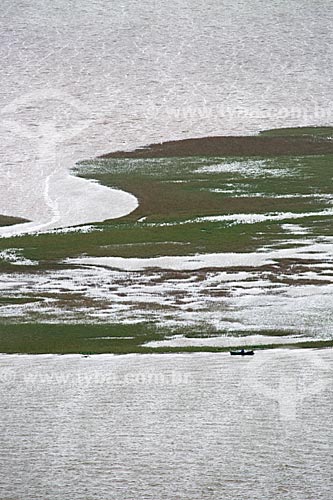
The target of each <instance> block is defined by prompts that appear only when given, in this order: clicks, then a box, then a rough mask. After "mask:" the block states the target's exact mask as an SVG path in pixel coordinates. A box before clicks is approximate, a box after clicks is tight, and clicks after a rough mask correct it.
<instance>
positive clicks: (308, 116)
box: [0, 0, 333, 231]
mask: <svg viewBox="0 0 333 500" xmlns="http://www.w3.org/2000/svg"><path fill="white" fill-rule="evenodd" d="M330 13H332V3H331V2H330V0H322V1H321V2H320V4H317V3H314V2H313V1H312V0H305V1H303V2H302V4H300V3H299V1H298V0H292V1H289V2H288V6H286V4H285V2H281V1H280V0H272V1H270V2H263V1H262V0H251V1H245V0H239V1H237V2H235V1H233V0H224V1H223V2H221V0H212V1H210V2H209V4H208V5H207V3H205V2H202V1H201V0H191V1H185V2H184V1H180V0H171V1H170V2H168V3H167V4H166V3H165V2H162V1H161V0H143V1H140V2H139V3H138V2H135V1H134V0H125V1H122V2H108V1H107V0H80V1H78V0H75V1H72V2H70V3H68V2H67V0H55V1H54V2H48V1H46V0H35V1H34V2H21V1H19V0H3V1H2V4H1V11H0V23H2V27H1V44H0V57H1V58H2V60H3V65H2V68H1V70H0V71H1V78H0V162H1V171H2V174H1V179H2V181H1V184H0V214H1V213H2V214H8V215H14V216H19V217H25V218H27V219H29V220H33V221H35V223H36V224H35V225H34V226H28V227H27V229H30V230H31V229H33V228H35V227H43V228H45V227H56V226H64V225H70V224H75V223H80V224H82V223H86V222H92V221H96V220H102V219H105V218H107V217H108V216H110V217H111V216H114V217H116V216H117V214H119V210H118V212H117V210H115V211H114V210H113V211H112V210H110V213H108V214H107V213H105V207H104V203H103V202H102V201H99V202H97V199H99V200H100V194H102V196H103V193H101V192H99V193H97V192H96V186H95V187H93V186H92V184H88V183H87V181H84V182H85V189H82V191H81V190H80V187H81V185H80V186H78V185H77V183H76V182H75V181H73V180H72V181H70V180H69V179H68V177H67V172H68V169H69V168H70V167H73V165H74V164H75V162H76V161H78V160H80V159H83V158H91V157H94V156H96V155H98V154H102V153H106V152H109V151H111V150H114V149H124V148H133V147H135V146H140V145H144V144H148V143H151V142H158V141H161V140H167V139H171V138H184V137H193V136H206V135H214V134H215V135H218V134H236V135H239V134H242V133H255V132H257V131H259V130H262V129H265V128H270V127H279V126H299V125H324V124H330V123H331V121H332V107H331V102H332V89H331V85H330V81H331V77H332V67H333V64H332V52H331V51H330V42H331V36H332V34H331V25H330V24H331V23H330V19H331V16H330ZM82 182H83V181H81V183H82ZM77 188H79V189H77ZM68 196H70V197H71V198H72V199H73V197H75V199H76V203H77V206H76V205H75V204H74V206H72V205H71V206H68V204H66V203H65V199H66V197H68ZM111 201H112V199H111ZM111 201H110V200H109V203H111ZM127 201H128V202H129V207H127V205H126V200H124V199H120V200H119V202H116V203H119V204H120V205H123V204H124V205H125V206H126V208H127V211H130V210H131V209H133V208H134V206H133V204H131V203H130V200H127ZM88 205H89V210H88V209H87V206H88ZM118 208H119V207H118ZM7 231H8V230H7Z"/></svg>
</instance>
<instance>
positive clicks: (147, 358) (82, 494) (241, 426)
mask: <svg viewBox="0 0 333 500" xmlns="http://www.w3.org/2000/svg"><path fill="white" fill-rule="evenodd" d="M332 360H333V356H332V351H331V350H324V351H322V350H307V351H305V352H301V351H299V350H276V351H266V352H257V353H256V355H255V356H254V357H253V358H244V359H238V358H236V359H235V358H232V357H231V356H230V355H229V354H227V353H226V354H194V355H141V356H140V355H128V356H118V357H117V356H108V355H101V356H93V357H90V358H82V357H80V356H63V357H56V356H35V357H33V356H6V355H3V356H1V357H0V379H1V382H0V384H1V385H0V389H1V405H0V416H1V426H2V427H1V433H0V441H1V446H0V463H1V471H2V473H1V479H0V485H1V486H0V498H1V499H6V500H7V499H8V500H11V499H20V500H21V499H22V500H30V499H31V500H36V499H43V500H63V499H66V500H72V499H75V500H81V499H82V500H88V499H98V500H111V499H112V500H118V499H119V500H124V499H128V500H137V499H154V500H162V499H163V500H164V499H168V500H169V499H170V500H171V499H175V498H177V499H184V500H189V499H198V500H199V499H216V500H217V499H221V498H223V499H226V500H238V499H239V500H243V499H244V498H246V499H249V500H252V499H258V500H259V499H260V500H262V499H265V500H266V499H267V500H268V499H272V500H273V499H274V500H280V499H286V500H314V499H316V500H317V499H318V500H329V499H330V498H331V482H330V480H331V477H332V476H331V462H330V458H331V450H332V437H333V435H332V426H331V422H330V419H329V418H328V415H330V413H331V412H332V402H333V401H332V391H331V385H330V381H331V378H330V375H331V370H332Z"/></svg>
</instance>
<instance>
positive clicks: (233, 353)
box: [230, 351, 254, 356]
mask: <svg viewBox="0 0 333 500" xmlns="http://www.w3.org/2000/svg"><path fill="white" fill-rule="evenodd" d="M230 354H231V356H253V354H254V351H244V352H242V351H230Z"/></svg>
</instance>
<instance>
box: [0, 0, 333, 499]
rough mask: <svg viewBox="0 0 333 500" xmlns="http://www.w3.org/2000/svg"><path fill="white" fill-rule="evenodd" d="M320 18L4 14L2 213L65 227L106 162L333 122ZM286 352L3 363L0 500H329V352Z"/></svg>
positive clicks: (104, 6)
mask: <svg viewBox="0 0 333 500" xmlns="http://www.w3.org/2000/svg"><path fill="white" fill-rule="evenodd" d="M332 9H333V5H332V2H331V1H330V0H321V1H320V2H314V1H313V0H303V1H302V2H300V1H299V0H289V1H288V2H283V1H281V0H270V1H268V0H247V1H245V0H238V1H234V0H209V1H208V2H203V1H202V0H185V1H182V0H171V1H170V2H167V3H166V2H162V1H161V0H142V1H140V2H137V1H134V0H123V1H121V2H116V1H113V2H109V1H107V0H74V1H71V2H68V1H67V0H54V1H53V2H51V1H48V0H34V1H33V2H22V1H20V0H2V2H1V8H0V23H1V24H2V26H1V35H0V36H1V44H0V57H1V59H2V61H3V64H2V66H1V69H0V71H1V78H0V165H1V177H0V214H7V215H13V216H20V217H26V218H27V219H29V220H33V221H34V222H35V223H36V225H37V226H38V224H45V225H47V224H49V226H50V225H51V226H52V221H55V222H53V225H61V224H60V222H61V221H63V219H61V214H62V213H65V212H66V206H65V205H61V203H60V201H59V200H61V196H63V197H64V196H65V195H66V192H65V191H61V190H62V189H63V186H64V181H66V182H69V181H68V170H69V169H70V168H71V167H73V166H74V164H75V162H77V161H78V160H80V159H84V158H91V157H93V156H96V155H98V154H102V153H106V152H109V151H111V150H114V149H120V148H121V149H124V148H127V149H130V148H134V147H136V146H140V145H144V144H148V143H151V142H156V141H162V140H168V139H177V138H185V137H194V136H205V135H218V134H229V135H230V134H236V135H239V134H243V133H256V132H258V131H259V130H262V129H266V128H270V127H279V126H298V125H325V124H331V120H332V108H331V102H332V89H331V83H330V82H331V77H332V67H333V64H332V52H331V51H330V43H331V36H332V33H331V18H332ZM91 186H92V184H89V183H88V182H87V183H86V188H85V189H82V190H81V189H74V191H68V192H71V193H75V196H76V200H77V203H78V210H77V211H76V212H74V213H73V218H72V219H71V221H70V223H74V222H81V221H82V219H80V218H78V214H81V215H82V206H83V204H84V203H85V201H86V199H89V200H91V199H92V197H93V188H92V187H91ZM68 189H72V188H68ZM94 189H96V185H95V187H94ZM68 192H67V193H68ZM59 193H60V195H61V196H60V195H59ZM132 202H133V203H134V201H133V200H132ZM80 203H81V204H80ZM67 208H68V207H67ZM90 208H91V207H90ZM92 208H96V207H92ZM118 208H119V207H118ZM96 210H97V211H98V210H99V209H98V207H97V209H96ZM91 213H92V212H91ZM57 217H58V218H57ZM99 217H100V218H105V213H104V212H103V213H102V214H101V213H100V214H99V216H98V214H96V211H95V212H94V220H98V218H99ZM59 221H60V222H59ZM84 222H87V220H86V218H84ZM67 223H68V221H67ZM65 225H66V224H65ZM297 352H298V351H274V352H263V353H260V354H259V353H258V354H257V355H256V356H255V359H251V360H245V359H244V360H239V359H236V360H233V359H231V357H228V356H227V355H213V354H210V355H187V356H180V355H179V356H171V355H167V356H163V357H162V356H158V355H154V356H125V357H123V356H119V357H112V356H98V357H93V358H81V357H75V356H69V357H67V356H66V357H53V356H45V357H44V356H41V357H29V356H1V358H0V366H1V368H0V369H1V371H0V389H1V403H0V423H1V433H0V442H1V446H0V466H1V472H0V498H1V499H2V500H38V499H41V500H81V499H82V500H93V499H96V500H118V499H119V500H137V499H147V500H148V499H152V500H153V499H154V500H166V499H168V500H169V499H184V500H190V499H193V500H194V499H198V500H199V499H200V500H201V499H213V500H215V499H216V500H217V499H221V498H223V500H238V499H239V500H243V499H245V498H246V499H249V500H273V499H274V500H282V499H283V500H313V499H316V500H329V499H330V498H331V485H330V473H331V472H330V471H331V470H330V461H329V458H330V457H329V455H330V450H331V447H332V427H331V425H330V420H329V418H328V416H329V415H330V414H331V412H332V398H331V393H330V391H329V386H328V384H327V382H328V373H329V370H330V369H331V361H332V352H331V351H312V350H311V351H306V353H305V354H303V355H304V357H305V359H304V360H301V359H299V357H297V359H296V358H295V356H297V354H296V353H297ZM251 364H252V365H251ZM251 366H252V368H251ZM131 374H134V375H138V378H135V377H134V379H133V378H132V379H131ZM156 374H157V375H159V376H160V378H157V379H156V380H155V379H154V377H152V375H156ZM172 374H176V375H175V376H176V378H175V379H172ZM180 374H181V375H183V376H185V378H181V377H180V378H179V375H180ZM105 375H110V377H109V379H107V380H106V379H105ZM147 377H148V378H147ZM177 377H178V378H177ZM247 381H250V382H252V384H249V383H246V382H247ZM313 381H318V384H317V385H313V386H311V383H312V382H313ZM263 384H264V385H263ZM310 386H311V387H312V389H311V388H310ZM267 388H268V390H267ZM311 391H312V392H311Z"/></svg>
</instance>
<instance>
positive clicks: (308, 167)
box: [0, 155, 333, 271]
mask: <svg viewBox="0 0 333 500" xmlns="http://www.w3.org/2000/svg"><path fill="white" fill-rule="evenodd" d="M332 163H333V155H325V156H313V157H311V156H310V157H309V156H307V157H284V158H277V159H263V158H259V159H256V160H253V158H252V159H248V158H233V159H230V158H229V159H225V158H184V159H181V158H176V159H170V158H168V159H158V160H151V159H147V160H125V159H121V160H119V159H118V160H117V159H111V160H98V161H96V162H85V163H82V164H80V165H78V166H77V169H76V174H78V175H80V176H82V177H84V178H87V179H90V178H94V179H96V180H98V181H99V182H100V183H101V184H103V185H106V186H110V187H116V188H120V189H123V190H125V191H128V192H131V193H133V194H134V195H135V196H137V197H138V199H139V202H140V205H139V207H138V208H137V209H136V210H135V211H134V212H132V213H131V214H129V215H128V216H126V217H123V218H121V219H116V220H110V221H105V222H103V223H98V224H94V228H95V230H93V231H92V232H90V233H80V232H72V233H65V234H61V233H58V234H57V233H56V234H52V233H50V234H39V235H26V236H17V237H14V238H6V239H0V252H1V250H2V249H3V250H5V249H6V248H20V249H22V250H21V253H22V255H23V256H24V257H25V258H27V259H31V260H37V261H39V262H40V266H42V267H41V269H45V268H47V267H49V268H52V267H55V266H58V265H59V261H60V260H61V259H65V258H67V257H78V256H80V255H85V256H96V257H99V256H103V257H104V256H105V257H106V256H121V257H155V256H160V255H191V254H195V253H214V252H249V251H256V249H257V248H258V247H262V246H267V245H270V244H272V243H273V242H278V241H279V240H283V239H285V233H284V231H282V230H281V224H282V223H287V222H292V223H294V222H295V221H294V220H293V218H292V217H291V218H290V220H289V219H288V218H286V219H285V220H283V221H269V220H268V221H263V222H260V223H257V224H239V223H237V224H235V223H233V222H232V221H201V222H198V221H197V219H198V218H200V217H210V216H218V215H233V214H266V213H276V212H287V213H288V212H291V213H307V212H319V211H322V210H325V209H328V208H331V206H332V205H331V203H330V201H331V200H330V199H327V197H328V196H329V195H330V191H331V178H332ZM219 164H221V165H224V166H228V165H229V166H230V165H231V168H230V169H229V170H228V168H227V169H226V170H225V171H223V169H222V171H217V172H209V171H208V172H207V171H203V168H204V169H207V168H208V169H209V168H210V167H213V166H214V165H219ZM247 169H248V173H247ZM311 196H312V197H311ZM321 196H322V197H321ZM142 218H144V220H143V221H141V222H139V221H140V220H141V219H142ZM297 224H301V225H302V224H306V225H307V226H309V227H310V229H311V231H312V232H313V234H316V232H317V233H319V232H320V231H321V230H322V229H323V225H325V231H326V234H332V233H333V231H332V229H333V228H332V224H331V217H330V215H329V214H328V215H327V216H325V215H322V216H316V215H314V216H313V217H305V218H304V219H302V218H301V219H297ZM288 238H289V239H294V240H295V242H297V239H299V238H300V236H299V235H292V234H290V235H288ZM0 267H2V269H3V270H8V269H9V268H13V269H16V270H17V266H14V265H13V264H11V263H9V262H7V261H5V260H1V254H0ZM20 269H21V270H22V271H24V269H28V266H26V267H25V268H24V267H23V266H20Z"/></svg>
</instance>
